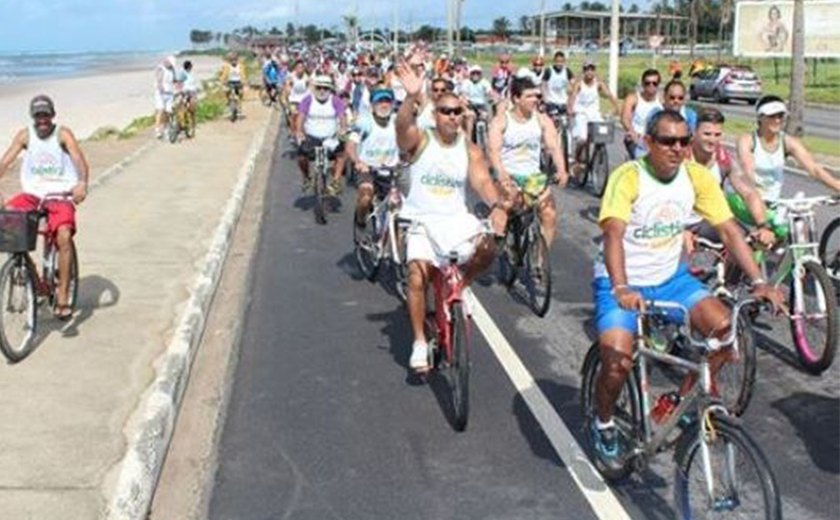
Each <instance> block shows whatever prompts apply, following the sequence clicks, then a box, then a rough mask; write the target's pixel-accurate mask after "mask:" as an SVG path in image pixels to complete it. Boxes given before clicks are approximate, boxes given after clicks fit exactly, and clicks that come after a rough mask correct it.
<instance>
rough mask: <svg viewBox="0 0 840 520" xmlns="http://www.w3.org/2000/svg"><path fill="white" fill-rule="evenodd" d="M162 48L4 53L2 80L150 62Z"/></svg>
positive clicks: (0, 60)
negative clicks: (149, 50)
mask: <svg viewBox="0 0 840 520" xmlns="http://www.w3.org/2000/svg"><path fill="white" fill-rule="evenodd" d="M159 54H160V53H158V52H46V53H45V52H14V53H0V84H3V83H14V82H17V81H24V80H27V79H36V78H45V77H67V76H76V75H82V74H85V73H86V72H90V71H93V70H97V69H103V68H105V69H107V68H114V67H125V66H131V65H134V64H139V63H144V62H148V61H149V59H150V58H153V57H155V56H157V55H159Z"/></svg>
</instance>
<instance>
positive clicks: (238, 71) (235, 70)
mask: <svg viewBox="0 0 840 520" xmlns="http://www.w3.org/2000/svg"><path fill="white" fill-rule="evenodd" d="M228 81H236V82H238V83H242V64H241V63H237V64H236V66H235V67H234V66H231V67H230V75H229V76H228Z"/></svg>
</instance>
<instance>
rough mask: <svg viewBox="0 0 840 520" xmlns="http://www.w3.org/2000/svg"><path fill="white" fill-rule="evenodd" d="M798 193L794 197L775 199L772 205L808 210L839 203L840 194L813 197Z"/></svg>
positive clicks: (788, 208)
mask: <svg viewBox="0 0 840 520" xmlns="http://www.w3.org/2000/svg"><path fill="white" fill-rule="evenodd" d="M801 195H802V194H801V193H798V194H797V195H796V196H795V197H791V198H787V199H777V200H776V201H774V202H773V205H774V206H781V207H784V208H786V209H787V210H789V211H810V210H811V209H813V208H814V207H816V206H822V205H829V206H830V205H834V204H840V195H817V196H814V197H803V196H801Z"/></svg>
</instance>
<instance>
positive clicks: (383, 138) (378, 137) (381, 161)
mask: <svg viewBox="0 0 840 520" xmlns="http://www.w3.org/2000/svg"><path fill="white" fill-rule="evenodd" d="M396 120H397V116H396V115H392V116H391V118H390V119H389V120H388V124H387V125H386V126H384V127H382V126H380V125H379V124H378V123H377V122H376V121H375V120H374V119H373V116H368V119H367V121H365V122H364V128H363V133H364V134H365V135H363V136H362V142H361V143H360V144H359V158H360V159H361V160H362V162H364V163H365V164H368V165H371V166H374V167H376V166H396V164H397V163H398V162H399V161H400V152H399V148H397V126H396Z"/></svg>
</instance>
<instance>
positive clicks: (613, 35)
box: [609, 0, 621, 96]
mask: <svg viewBox="0 0 840 520" xmlns="http://www.w3.org/2000/svg"><path fill="white" fill-rule="evenodd" d="M620 5H621V1H620V0H613V3H612V16H611V17H610V67H609V69H610V76H609V86H610V92H612V93H613V94H614V95H616V96H617V95H618V37H619V34H618V21H619V7H620Z"/></svg>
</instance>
